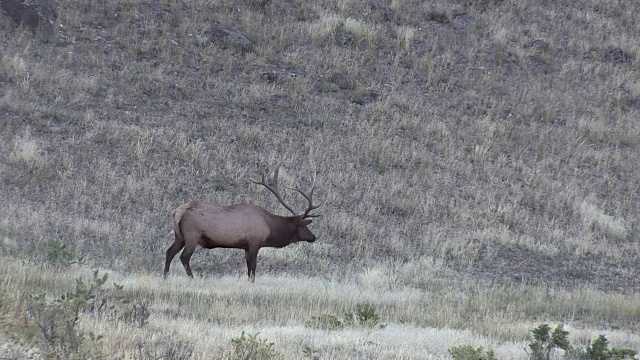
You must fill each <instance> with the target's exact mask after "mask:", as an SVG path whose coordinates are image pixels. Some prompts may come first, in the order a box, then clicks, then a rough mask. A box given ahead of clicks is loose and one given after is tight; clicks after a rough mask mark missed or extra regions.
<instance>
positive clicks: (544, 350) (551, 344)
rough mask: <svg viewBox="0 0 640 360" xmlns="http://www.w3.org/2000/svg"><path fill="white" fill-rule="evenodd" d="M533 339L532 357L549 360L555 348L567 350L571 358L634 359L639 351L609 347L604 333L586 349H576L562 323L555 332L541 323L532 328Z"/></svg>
mask: <svg viewBox="0 0 640 360" xmlns="http://www.w3.org/2000/svg"><path fill="white" fill-rule="evenodd" d="M531 332H532V333H533V341H532V342H531V343H530V344H529V349H531V354H529V355H530V357H529V358H530V359H532V360H540V359H544V360H548V359H551V354H552V353H553V352H554V351H555V349H562V350H565V351H566V353H565V354H564V359H570V360H623V359H634V356H636V355H637V352H636V351H634V350H631V349H623V348H609V341H608V340H607V338H606V337H605V336H604V335H600V336H599V337H598V338H597V339H596V340H595V341H594V342H593V343H592V344H591V345H590V346H588V347H587V348H586V349H576V348H573V347H571V345H570V344H569V340H568V338H567V336H568V335H569V332H568V331H565V330H564V329H563V327H562V325H558V326H557V327H556V328H555V330H553V332H551V326H549V325H548V324H541V325H539V326H538V327H537V328H535V329H533V330H531Z"/></svg>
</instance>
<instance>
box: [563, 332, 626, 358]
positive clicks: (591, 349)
mask: <svg viewBox="0 0 640 360" xmlns="http://www.w3.org/2000/svg"><path fill="white" fill-rule="evenodd" d="M636 354H637V352H636V351H634V350H631V349H622V348H609V341H608V340H607V338H606V337H605V336H604V335H600V336H599V337H598V338H597V339H596V340H595V341H594V342H593V343H592V344H591V345H590V346H588V347H587V348H586V349H584V350H575V349H574V350H572V351H570V352H569V353H568V354H567V356H566V358H568V359H576V360H623V359H634V356H636Z"/></svg>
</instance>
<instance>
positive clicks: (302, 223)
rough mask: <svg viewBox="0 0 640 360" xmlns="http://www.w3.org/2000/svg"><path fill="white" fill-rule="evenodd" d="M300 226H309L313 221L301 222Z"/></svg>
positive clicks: (305, 220)
mask: <svg viewBox="0 0 640 360" xmlns="http://www.w3.org/2000/svg"><path fill="white" fill-rule="evenodd" d="M298 224H300V226H307V225H309V224H311V219H303V220H300V222H299V223H298Z"/></svg>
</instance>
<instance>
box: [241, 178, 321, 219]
mask: <svg viewBox="0 0 640 360" xmlns="http://www.w3.org/2000/svg"><path fill="white" fill-rule="evenodd" d="M279 171H280V166H278V167H276V169H275V170H274V172H273V178H272V179H271V181H270V182H271V183H272V185H269V183H267V179H266V176H265V174H264V173H263V174H262V181H257V180H253V179H249V181H251V182H252V183H254V184H257V185H262V186H264V187H265V188H267V190H269V191H271V193H272V194H273V195H275V197H276V199H278V201H279V202H280V204H282V206H284V207H285V208H287V210H289V211H290V212H291V213H292V214H293V215H294V216H299V217H300V218H301V219H305V218H310V217H318V216H320V215H316V214H310V212H311V211H313V210H315V209H317V208H319V207H320V205H322V204H319V205H313V189H314V188H315V185H316V177H315V175H314V177H313V184H312V186H311V191H309V194H307V193H305V192H304V191H302V190H300V188H298V187H297V186H296V187H295V188H292V187H288V186H286V185H285V188H287V189H291V190H294V191H297V192H299V193H300V194H301V195H302V196H304V198H305V199H307V201H308V202H309V207H307V210H305V212H304V214H302V215H298V214H297V213H296V212H295V210H293V209H292V208H291V206H289V205H287V203H285V202H284V200H283V199H282V196H280V192H279V191H278V172H279Z"/></svg>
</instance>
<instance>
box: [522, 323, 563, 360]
mask: <svg viewBox="0 0 640 360" xmlns="http://www.w3.org/2000/svg"><path fill="white" fill-rule="evenodd" d="M531 332H532V334H533V341H532V342H531V343H529V349H531V354H530V355H531V359H532V360H549V359H551V354H552V352H553V351H554V350H555V349H562V350H565V351H567V350H570V349H571V346H570V345H569V339H568V338H567V335H569V332H568V331H565V330H564V329H563V326H562V325H558V326H556V328H555V329H554V330H553V332H552V331H551V326H549V324H541V325H539V326H538V327H537V328H535V329H533V330H531Z"/></svg>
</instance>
